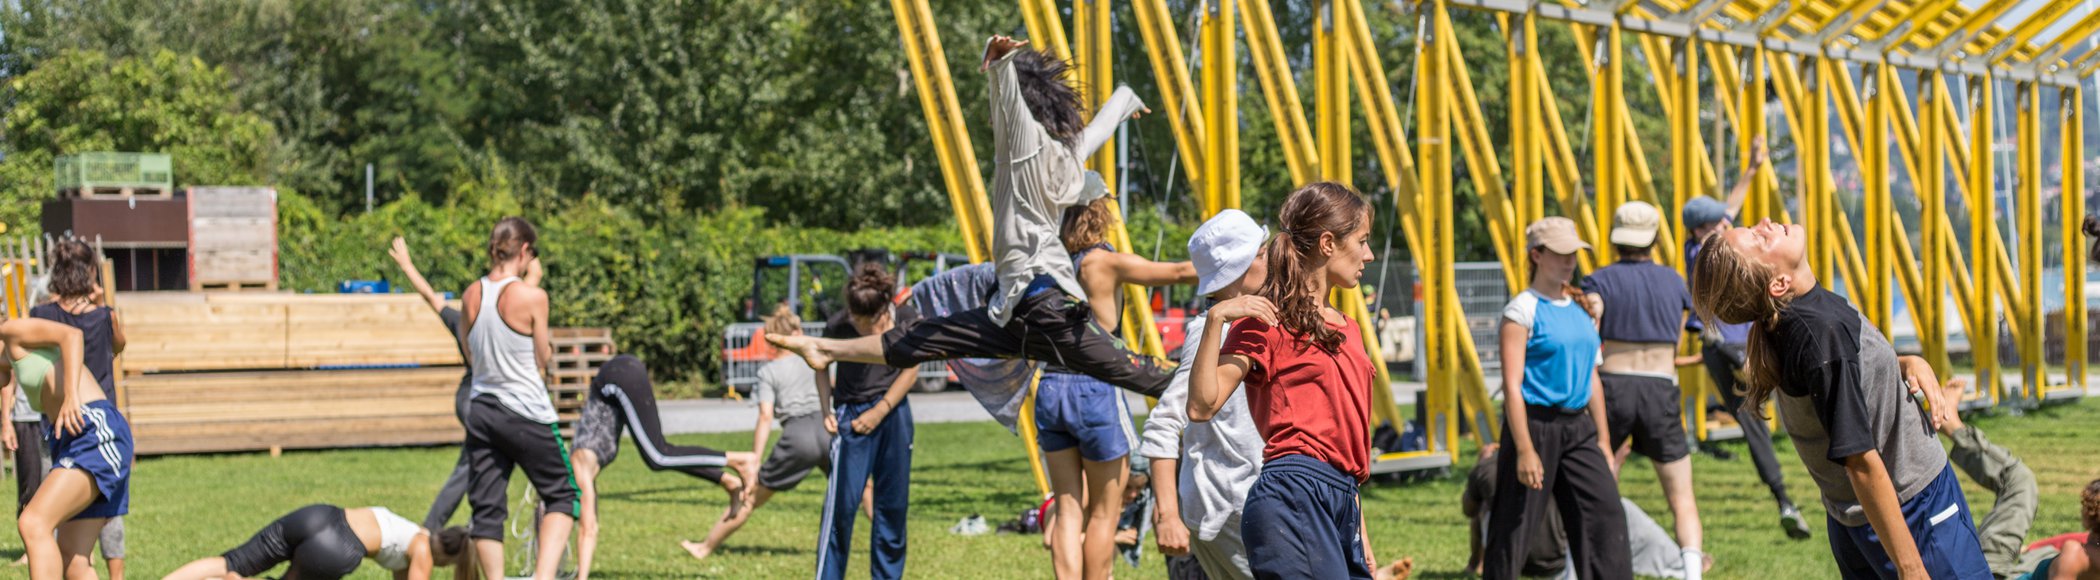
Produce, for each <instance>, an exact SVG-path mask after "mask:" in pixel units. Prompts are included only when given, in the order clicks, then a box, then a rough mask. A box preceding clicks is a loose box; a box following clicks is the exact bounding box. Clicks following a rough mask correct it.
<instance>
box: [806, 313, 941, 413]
mask: <svg viewBox="0 0 2100 580" xmlns="http://www.w3.org/2000/svg"><path fill="white" fill-rule="evenodd" d="M890 313H891V314H890V317H891V321H892V322H893V323H895V324H896V327H897V328H900V329H910V328H911V327H912V325H915V324H918V323H919V311H917V310H913V309H912V307H910V306H907V305H897V306H893V307H891V310H890ZM860 336H861V334H860V330H858V329H855V328H853V319H852V318H851V317H850V316H848V315H847V314H846V313H844V312H840V313H838V314H837V315H834V316H832V317H831V320H830V321H828V322H826V323H825V325H824V338H860ZM833 366H834V367H835V368H837V369H838V373H837V374H836V375H834V378H833V379H832V381H831V401H832V403H833V404H860V403H867V402H871V401H874V400H876V399H880V398H882V396H883V395H884V394H887V393H889V392H890V384H891V383H895V382H897V375H898V374H900V373H902V372H903V371H902V370H900V369H897V368H895V367H891V366H889V365H871V364H863V363H851V362H841V363H838V364H836V365H833Z"/></svg>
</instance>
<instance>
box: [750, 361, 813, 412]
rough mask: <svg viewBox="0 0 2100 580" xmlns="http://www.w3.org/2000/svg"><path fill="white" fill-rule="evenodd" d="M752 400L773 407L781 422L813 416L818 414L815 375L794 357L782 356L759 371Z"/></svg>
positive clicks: (804, 363) (806, 365) (807, 365)
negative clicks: (811, 414)
mask: <svg viewBox="0 0 2100 580" xmlns="http://www.w3.org/2000/svg"><path fill="white" fill-rule="evenodd" d="M751 398H752V401H753V402H757V403H772V404H773V415H774V416H777V417H780V418H781V419H782V420H786V419H788V418H791V417H800V416H803V415H808V414H810V413H815V412H817V411H818V410H819V405H818V404H817V372H816V371H813V370H810V369H809V363H806V362H802V357H800V356H797V355H795V353H791V352H790V353H781V355H780V358H776V359H773V362H769V363H766V366H762V367H758V387H757V388H756V389H753V390H752V393H751Z"/></svg>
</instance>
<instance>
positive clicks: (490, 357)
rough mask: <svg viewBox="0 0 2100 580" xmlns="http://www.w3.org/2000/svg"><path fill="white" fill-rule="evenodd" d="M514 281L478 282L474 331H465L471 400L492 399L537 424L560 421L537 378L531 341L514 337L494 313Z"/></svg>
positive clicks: (552, 403)
mask: <svg viewBox="0 0 2100 580" xmlns="http://www.w3.org/2000/svg"><path fill="white" fill-rule="evenodd" d="M517 281H518V278H517V277H515V276H513V277H510V278H504V279H502V280H498V281H494V282H491V281H489V279H487V278H483V279H481V306H480V309H479V310H477V311H476V312H477V313H476V314H475V315H474V327H473V328H472V329H469V330H468V331H467V346H468V349H467V352H469V353H471V354H472V355H473V361H472V363H473V365H474V396H476V397H495V398H496V402H498V403H502V404H503V407H504V408H506V409H510V411H511V412H513V413H517V414H518V416H520V417H524V418H526V419H531V420H533V421H538V422H541V423H553V422H555V421H558V420H560V419H559V418H558V417H556V416H555V415H554V401H553V400H551V399H549V398H548V397H547V384H546V383H545V382H544V381H543V380H542V379H541V378H540V364H539V360H538V359H537V358H534V356H533V353H532V337H530V336H526V335H523V334H518V331H515V330H511V329H510V325H509V324H507V323H505V322H503V315H502V314H499V313H497V311H496V298H497V297H499V296H502V295H503V288H504V287H505V286H509V285H510V284H511V283H512V282H517Z"/></svg>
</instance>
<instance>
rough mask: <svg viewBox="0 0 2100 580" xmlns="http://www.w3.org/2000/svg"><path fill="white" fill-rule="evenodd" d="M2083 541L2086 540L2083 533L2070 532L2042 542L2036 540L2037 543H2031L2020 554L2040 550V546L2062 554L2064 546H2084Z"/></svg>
mask: <svg viewBox="0 0 2100 580" xmlns="http://www.w3.org/2000/svg"><path fill="white" fill-rule="evenodd" d="M2085 539H2086V533H2085V532H2071V533H2068V534H2061V535H2056V536H2050V537H2049V538H2048V539H2044V540H2038V541H2036V542H2035V543H2032V544H2028V545H2027V548H2026V549H2024V550H2020V551H2022V552H2032V551H2035V550H2037V549H2040V548H2041V547H2042V546H2049V547H2052V548H2056V551H2058V552H2062V551H2064V546H2067V545H2068V546H2078V545H2084V544H2085Z"/></svg>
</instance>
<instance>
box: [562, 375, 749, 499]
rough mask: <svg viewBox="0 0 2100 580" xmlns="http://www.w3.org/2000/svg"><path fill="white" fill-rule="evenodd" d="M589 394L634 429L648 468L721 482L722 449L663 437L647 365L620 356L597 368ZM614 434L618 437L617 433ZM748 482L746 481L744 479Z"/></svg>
mask: <svg viewBox="0 0 2100 580" xmlns="http://www.w3.org/2000/svg"><path fill="white" fill-rule="evenodd" d="M591 396H593V397H604V398H605V399H606V403H608V404H611V405H612V406H613V408H614V409H618V410H620V422H621V423H624V424H626V426H627V428H629V429H632V430H633V434H634V444H635V446H636V447H640V448H641V451H642V463H646V464H648V465H649V469H650V470H651V471H677V472H679V473H684V474H687V475H691V476H693V477H698V478H700V479H705V480H708V481H712V482H716V483H720V482H721V481H722V468H723V467H726V466H728V465H729V459H728V458H727V457H726V456H724V455H723V453H722V452H721V451H718V450H715V449H709V448H706V447H699V446H688V445H676V444H673V443H671V442H669V441H665V440H664V429H663V424H662V423H661V419H659V418H658V417H657V414H656V388H655V387H654V386H652V384H651V383H650V382H649V367H648V366H646V365H643V364H642V359H638V358H634V357H633V356H629V355H624V354H623V355H620V356H616V357H613V359H612V360H609V361H606V362H605V366H603V367H599V369H598V376H597V377H596V378H594V379H592V380H591ZM613 437H614V438H615V439H618V437H619V433H618V432H617V431H615V432H614V434H613ZM746 483H749V482H746Z"/></svg>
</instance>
